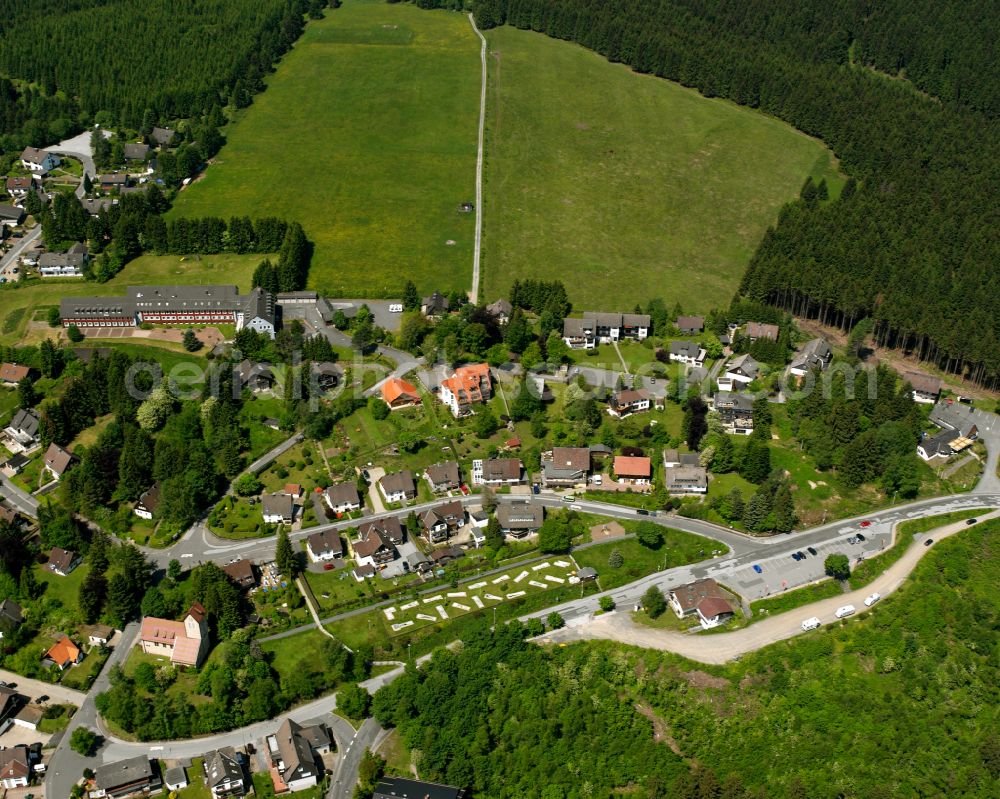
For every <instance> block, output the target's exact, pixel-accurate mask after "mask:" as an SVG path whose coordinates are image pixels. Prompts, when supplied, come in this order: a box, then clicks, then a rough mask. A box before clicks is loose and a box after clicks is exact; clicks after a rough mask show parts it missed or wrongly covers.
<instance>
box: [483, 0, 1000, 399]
mask: <svg viewBox="0 0 1000 799" xmlns="http://www.w3.org/2000/svg"><path fill="white" fill-rule="evenodd" d="M967 5H970V4H960V6H959V7H960V8H961V7H965V6H967ZM980 8H981V6H980ZM475 10H476V16H477V20H478V22H479V24H480V25H481V26H483V27H492V26H495V25H500V24H504V23H509V24H512V25H515V26H517V27H521V28H530V29H533V30H538V31H541V32H544V33H546V34H548V35H550V36H553V37H557V38H562V39H570V40H573V41H576V42H578V43H580V44H582V45H584V46H585V47H589V48H591V49H593V50H596V51H597V52H600V53H602V54H604V55H605V56H607V57H608V58H609V59H610V60H612V61H621V62H624V63H626V64H629V65H630V66H632V67H633V68H634V69H636V70H638V71H640V72H648V73H653V74H656V75H660V76H662V77H666V78H669V79H671V80H676V81H679V82H680V83H682V84H684V85H687V86H693V87H696V88H698V89H699V90H701V91H702V92H703V93H704V94H705V95H707V96H720V97H726V98H729V99H731V100H734V101H735V102H737V103H739V104H741V105H746V106H750V107H754V108H759V109H761V110H762V111H765V112H767V113H769V114H773V115H775V116H778V117H780V118H782V119H784V120H786V121H788V122H789V123H791V124H792V125H794V126H796V127H797V128H799V129H800V130H802V131H804V132H806V133H808V134H810V135H814V136H817V137H819V138H821V139H822V140H823V141H824V142H826V143H827V144H828V145H829V146H830V147H832V148H833V150H834V151H835V152H836V154H837V155H838V156H839V157H840V159H841V161H842V163H843V165H844V167H845V169H846V170H847V171H848V172H849V174H851V175H852V177H853V178H854V180H852V181H850V182H849V183H848V184H847V186H846V187H845V191H844V192H843V194H842V195H841V196H840V197H839V198H838V199H836V200H834V201H830V202H824V201H821V200H817V199H816V198H815V197H811V198H807V199H804V200H803V201H801V202H799V203H796V204H795V205H793V206H791V207H790V208H788V209H787V210H786V211H785V212H784V213H783V214H782V216H781V218H780V220H779V222H778V224H777V226H776V227H775V228H774V230H772V231H770V232H769V233H768V234H767V236H766V237H765V239H764V241H763V243H762V244H761V247H760V248H759V250H758V252H757V253H756V255H755V257H754V258H753V260H752V263H751V264H750V267H749V269H748V271H747V274H746V276H745V278H744V281H743V285H742V289H741V290H742V292H743V294H745V295H746V296H748V297H750V298H752V299H755V300H761V301H767V302H770V303H773V304H776V305H779V306H781V307H782V308H784V309H786V310H790V311H793V312H794V313H797V314H801V315H807V316H817V317H821V318H822V319H823V320H824V321H826V322H829V323H831V324H838V325H841V326H844V327H850V326H852V325H853V324H854V323H855V322H857V321H859V320H860V319H862V318H865V317H869V318H872V319H873V320H874V321H875V333H876V337H877V340H878V341H879V343H881V344H885V345H889V346H903V347H907V348H913V349H914V350H915V351H916V352H917V353H918V354H919V355H921V356H922V357H925V358H929V359H932V360H934V361H936V362H937V363H938V364H940V365H941V366H942V367H944V368H948V369H952V370H954V371H956V372H960V373H966V374H968V375H969V376H970V377H972V378H973V379H974V380H977V381H979V382H981V383H984V384H986V385H990V386H996V385H997V384H998V382H1000V315H997V314H996V313H995V312H994V309H995V308H997V307H998V306H1000V280H997V279H996V272H997V266H996V265H997V264H998V263H1000V225H998V224H997V221H998V220H997V213H996V209H997V204H996V197H997V196H998V195H1000V136H998V135H997V122H996V118H995V117H996V112H997V101H996V98H997V96H998V93H1000V72H998V70H997V68H996V64H995V62H994V60H993V59H992V53H991V51H990V48H991V47H992V46H993V44H994V42H995V41H996V36H991V35H990V31H991V30H995V29H996V27H997V24H998V23H997V20H998V18H1000V12H991V11H977V12H976V13H975V14H971V15H966V14H963V13H962V12H961V11H956V10H955V9H954V8H944V7H943V6H935V5H931V4H930V3H921V4H919V7H918V8H914V7H913V6H912V4H909V3H904V2H902V0H895V1H894V2H889V3H883V4H879V5H878V9H877V11H872V13H870V14H869V13H868V6H867V4H861V3H857V2H846V1H845V0H842V1H841V2H834V3H828V2H822V3H821V2H816V1H815V0H813V1H812V2H806V3H801V2H797V1H795V0H758V2H755V3H749V4H748V3H746V2H745V1H744V0H663V1H661V0H480V2H478V3H477V4H476V8H475ZM980 19H981V20H982V23H983V24H982V25H981V26H980V25H977V22H976V20H980ZM852 55H853V62H852ZM866 64H870V65H871V66H872V67H875V68H876V69H870V68H867V67H866V66H862V65H866ZM882 69H884V70H891V71H893V72H896V71H897V70H905V75H906V76H907V77H909V78H911V79H912V81H913V83H910V82H908V81H904V80H896V79H893V78H890V77H888V76H886V75H885V74H881V73H880V72H878V71H876V70H882ZM915 87H916V89H920V90H921V91H916V90H915ZM935 92H939V93H940V96H939V97H937V96H932V94H934V93H935Z"/></svg>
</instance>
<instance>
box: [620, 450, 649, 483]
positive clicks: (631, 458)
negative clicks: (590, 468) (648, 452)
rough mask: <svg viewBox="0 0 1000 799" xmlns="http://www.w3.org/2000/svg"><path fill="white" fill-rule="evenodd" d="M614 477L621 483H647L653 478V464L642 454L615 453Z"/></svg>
mask: <svg viewBox="0 0 1000 799" xmlns="http://www.w3.org/2000/svg"><path fill="white" fill-rule="evenodd" d="M613 468H614V471H615V477H616V478H617V479H618V482H619V483H621V484H623V485H638V486H645V485H649V484H650V483H651V482H652V479H653V465H652V462H651V461H650V459H649V458H647V457H645V456H642V455H616V456H615V464H614V467H613Z"/></svg>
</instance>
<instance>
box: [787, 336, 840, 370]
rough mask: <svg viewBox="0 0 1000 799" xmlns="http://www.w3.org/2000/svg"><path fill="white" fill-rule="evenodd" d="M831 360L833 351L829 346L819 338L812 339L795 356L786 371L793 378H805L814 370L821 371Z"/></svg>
mask: <svg viewBox="0 0 1000 799" xmlns="http://www.w3.org/2000/svg"><path fill="white" fill-rule="evenodd" d="M832 360H833V350H832V349H830V345H829V344H828V343H827V342H826V341H824V340H823V339H821V338H814V339H812V340H811V341H808V342H806V344H805V346H804V347H802V349H801V350H799V351H798V352H797V353H796V354H795V357H794V358H792V363H791V365H790V366H789V367H788V371H789V373H791V374H793V375H794V376H795V377H805V376H806V375H807V374H809V372H811V371H813V370H814V369H815V370H819V371H823V370H824V369H826V367H827V366H829V365H830V361H832Z"/></svg>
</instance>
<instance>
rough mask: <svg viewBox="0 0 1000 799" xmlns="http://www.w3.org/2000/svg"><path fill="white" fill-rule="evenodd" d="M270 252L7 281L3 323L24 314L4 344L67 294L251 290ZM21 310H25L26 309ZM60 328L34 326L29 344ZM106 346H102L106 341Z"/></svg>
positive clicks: (162, 258)
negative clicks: (97, 274)
mask: <svg viewBox="0 0 1000 799" xmlns="http://www.w3.org/2000/svg"><path fill="white" fill-rule="evenodd" d="M266 257H267V256H266V255H232V254H228V253H226V254H222V255H188V256H180V255H142V256H140V257H139V258H136V259H135V260H134V261H130V262H129V263H128V264H126V265H125V268H124V269H122V271H121V272H119V273H118V274H117V275H115V276H114V277H113V278H111V280H109V281H108V282H107V283H91V282H89V281H85V280H81V279H79V278H50V279H47V280H41V281H35V282H33V283H31V284H27V285H25V286H24V287H20V288H15V287H14V286H9V287H8V286H4V287H3V288H0V323H2V321H3V319H5V318H6V317H7V316H8V315H10V314H14V315H15V316H19V317H20V318H19V319H18V322H17V324H15V325H12V326H10V327H11V329H10V330H7V329H6V328H2V329H3V333H2V334H0V343H3V344H13V343H15V342H19V341H21V340H22V339H24V338H25V337H26V334H27V333H28V332H29V329H30V327H31V322H32V318H33V317H34V318H35V321H36V322H39V321H40V322H42V323H44V322H45V312H44V311H42V309H45V308H47V307H48V306H52V305H59V300H60V299H62V298H63V297H80V296H98V297H109V296H115V295H124V294H125V289H126V287H128V286H140V285H144V284H150V285H169V284H178V285H205V284H210V283H224V284H230V285H236V286H238V287H239V289H240V290H241V291H249V290H250V280H251V278H252V276H253V270H254V268H255V267H256V266H257V264H259V263H260V262H261V261H262V260H264V258H266ZM20 309H24V310H23V311H22V310H20ZM59 334H60V330H59V329H58V328H55V329H53V328H49V327H47V326H45V325H44V324H43V326H42V328H40V329H35V330H34V331H32V335H31V336H29V337H28V338H29V339H30V342H29V343H35V344H37V343H38V341H39V340H41V339H43V338H46V337H49V338H55V337H56V336H58V335H59ZM102 346H103V345H102Z"/></svg>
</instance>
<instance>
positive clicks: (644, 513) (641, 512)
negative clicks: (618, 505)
mask: <svg viewBox="0 0 1000 799" xmlns="http://www.w3.org/2000/svg"><path fill="white" fill-rule="evenodd" d="M635 512H636V513H638V514H639V515H640V516H649V511H648V510H646V509H645V508H636V509H635Z"/></svg>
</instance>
